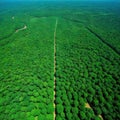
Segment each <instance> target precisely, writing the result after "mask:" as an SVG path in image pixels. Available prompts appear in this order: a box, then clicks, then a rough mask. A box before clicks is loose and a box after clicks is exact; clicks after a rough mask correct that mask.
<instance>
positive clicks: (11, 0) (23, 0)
mask: <svg viewBox="0 0 120 120" xmlns="http://www.w3.org/2000/svg"><path fill="white" fill-rule="evenodd" d="M0 1H2V2H4V1H8V2H13V1H22V2H26V1H33V2H35V1H107V2H110V1H114V2H115V1H117V2H118V1H120V0H0Z"/></svg>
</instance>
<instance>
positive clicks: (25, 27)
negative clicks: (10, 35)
mask: <svg viewBox="0 0 120 120" xmlns="http://www.w3.org/2000/svg"><path fill="white" fill-rule="evenodd" d="M25 29H27V26H26V25H25V26H24V27H23V28H20V29H17V30H16V31H15V33H17V32H19V31H21V30H25Z"/></svg>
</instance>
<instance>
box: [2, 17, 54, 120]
mask: <svg viewBox="0 0 120 120" xmlns="http://www.w3.org/2000/svg"><path fill="white" fill-rule="evenodd" d="M16 18H17V17H16ZM32 19H34V18H31V20H30V22H28V24H27V26H28V29H26V30H23V31H19V32H18V33H14V34H13V35H12V36H10V37H8V38H6V39H4V40H3V41H0V43H1V44H3V43H4V46H0V59H1V61H0V88H1V89H0V120H35V119H37V120H52V119H53V112H54V106H53V90H54V87H53V85H54V81H53V77H54V70H53V67H54V65H53V57H54V54H53V52H54V50H53V45H54V42H53V33H54V23H55V19H54V18H49V19H47V20H45V19H41V20H37V21H33V20H32ZM25 20H26V19H24V21H25ZM14 21H17V20H16V19H15V20H14ZM17 22H18V21H17ZM19 22H21V20H20V21H19ZM4 24H5V23H4ZM14 24H16V23H14ZM18 26H19V25H18ZM39 26H41V27H39ZM1 27H2V26H1ZM46 31H47V33H46ZM3 36H4V35H3Z"/></svg>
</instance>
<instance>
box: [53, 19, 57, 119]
mask: <svg viewBox="0 0 120 120" xmlns="http://www.w3.org/2000/svg"><path fill="white" fill-rule="evenodd" d="M57 24H58V20H57V19H56V23H55V31H54V103H53V106H54V113H53V114H54V120H55V118H56V113H55V107H56V106H55V95H56V91H55V89H56V77H55V73H56V30H57Z"/></svg>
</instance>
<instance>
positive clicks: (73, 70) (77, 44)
mask: <svg viewBox="0 0 120 120" xmlns="http://www.w3.org/2000/svg"><path fill="white" fill-rule="evenodd" d="M62 24H63V26H65V27H63V29H62V32H61V31H60V30H58V31H57V35H58V37H57V72H56V77H57V79H56V112H57V119H60V120H61V119H68V120H72V119H78V120H79V119H81V120H82V119H86V120H88V119H96V120H97V119H101V118H100V117H99V115H101V116H102V117H103V119H110V120H112V119H119V117H120V116H119V115H118V111H119V110H118V109H119V108H118V105H119V102H118V101H119V85H118V84H117V83H118V79H119V78H120V74H119V68H118V66H119V65H120V62H119V60H120V58H117V59H116V57H118V56H117V55H116V54H114V52H113V51H112V50H111V49H109V52H108V47H107V46H105V45H103V43H102V42H100V41H99V40H98V39H97V38H96V37H95V36H93V35H92V34H91V33H89V32H88V31H87V30H86V29H85V28H80V29H79V30H77V29H78V27H75V26H74V27H72V26H69V22H67V23H66V21H65V20H63V21H62ZM64 24H65V25H64ZM59 25H61V24H59ZM67 25H68V26H69V27H68V26H67ZM58 28H59V26H58ZM66 30H67V31H72V34H71V38H70V37H69V35H68V34H65V32H63V31H66ZM77 32H79V33H80V34H77ZM73 36H74V37H73ZM79 36H80V37H79ZM62 38H64V39H62ZM65 38H66V39H65ZM73 38H74V39H73ZM86 46H87V47H86ZM100 48H102V49H100ZM107 56H112V57H110V58H109V57H107ZM106 57H107V58H106ZM105 58H106V59H105ZM114 93H116V94H114ZM116 97H117V99H116V101H115V98H116ZM85 103H89V104H90V106H91V108H85ZM114 108H115V109H114Z"/></svg>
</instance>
